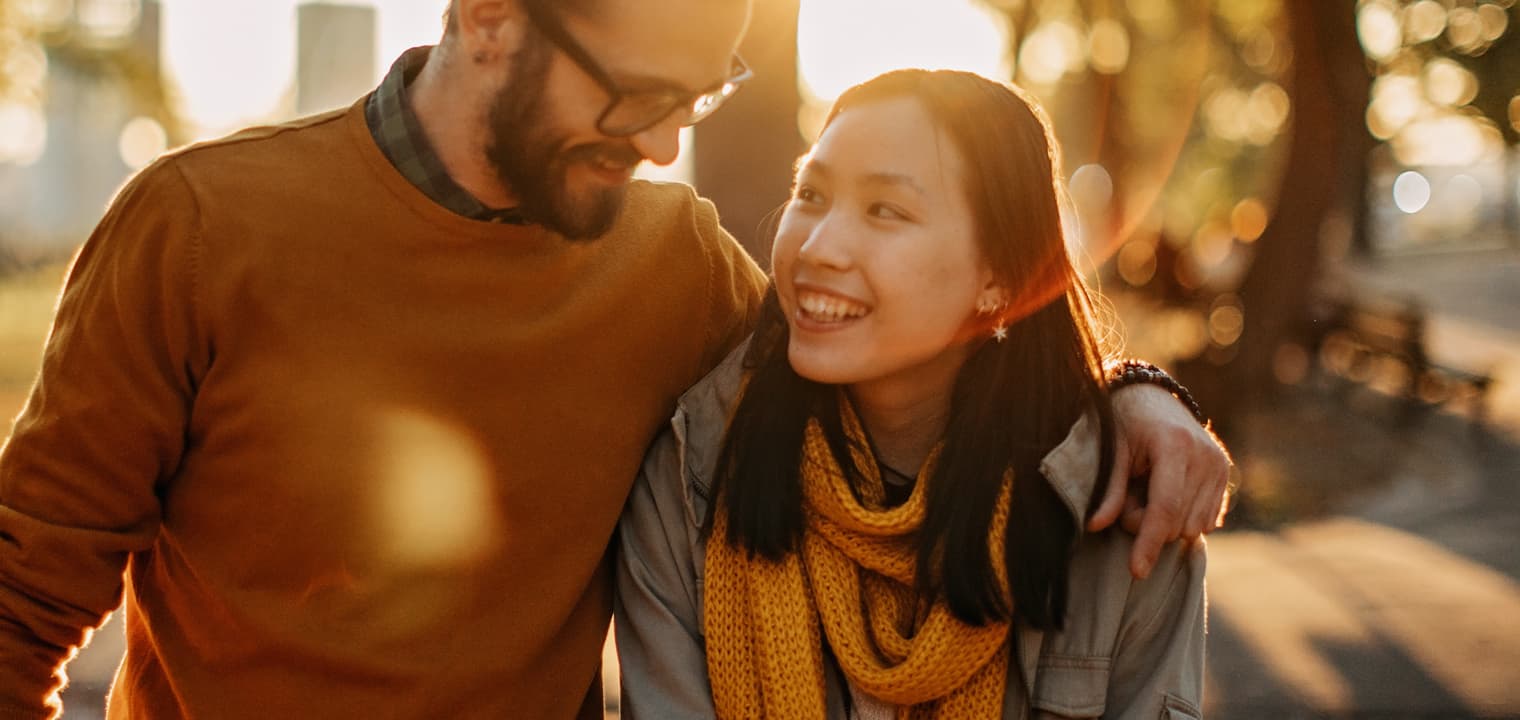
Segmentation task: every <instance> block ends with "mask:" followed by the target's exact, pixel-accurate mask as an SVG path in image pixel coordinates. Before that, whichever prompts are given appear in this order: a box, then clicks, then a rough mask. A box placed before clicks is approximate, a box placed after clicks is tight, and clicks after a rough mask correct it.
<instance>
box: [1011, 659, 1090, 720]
mask: <svg viewBox="0 0 1520 720" xmlns="http://www.w3.org/2000/svg"><path fill="white" fill-rule="evenodd" d="M1107 699H1108V658H1106V657H1084V656H1076V655H1046V656H1043V657H1041V658H1040V664H1039V670H1038V672H1037V673H1036V675H1035V688H1034V698H1033V699H1032V702H1031V703H1030V704H1031V705H1032V706H1033V707H1034V711H1035V712H1034V716H1035V717H1036V718H1095V717H1101V716H1102V715H1103V710H1104V708H1105V706H1106V704H1107Z"/></svg>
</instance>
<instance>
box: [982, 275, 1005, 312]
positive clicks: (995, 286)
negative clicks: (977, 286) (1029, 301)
mask: <svg viewBox="0 0 1520 720" xmlns="http://www.w3.org/2000/svg"><path fill="white" fill-rule="evenodd" d="M1008 298H1009V294H1008V290H1007V288H1004V287H1003V286H1002V285H1001V284H999V283H998V282H997V281H996V280H989V281H988V282H987V283H986V284H985V285H983V286H982V291H981V292H980V293H977V296H976V314H978V315H996V314H997V313H1000V312H1002V311H1003V310H1004V309H1005V308H1007V307H1008Z"/></svg>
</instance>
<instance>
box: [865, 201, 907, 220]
mask: <svg viewBox="0 0 1520 720" xmlns="http://www.w3.org/2000/svg"><path fill="white" fill-rule="evenodd" d="M867 214H869V215H870V216H871V217H874V218H881V219H882V220H907V219H908V215H907V213H904V212H902V211H901V210H898V209H897V208H895V207H892V206H891V205H887V204H884V203H873V204H872V205H871V207H870V208H869V210H868V211H867Z"/></svg>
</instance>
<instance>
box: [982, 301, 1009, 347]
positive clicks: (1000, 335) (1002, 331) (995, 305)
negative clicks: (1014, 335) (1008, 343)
mask: <svg viewBox="0 0 1520 720" xmlns="http://www.w3.org/2000/svg"><path fill="white" fill-rule="evenodd" d="M1006 307H1008V303H1007V302H1005V301H1003V300H1002V299H1001V298H998V299H993V298H985V297H984V298H982V299H980V300H978V301H977V303H976V314H978V315H997V314H999V313H1001V312H1003V309H1004V308H1006ZM992 339H993V340H996V341H998V342H1002V341H1004V340H1007V339H1008V323H1007V321H1005V320H1004V319H1003V318H1001V317H999V318H998V319H997V324H996V325H994V326H993V327H992Z"/></svg>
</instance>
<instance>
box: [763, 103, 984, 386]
mask: <svg viewBox="0 0 1520 720" xmlns="http://www.w3.org/2000/svg"><path fill="white" fill-rule="evenodd" d="M964 173H965V162H964V159H963V158H962V157H961V155H960V153H959V151H958V150H957V149H956V148H955V146H954V144H953V142H952V141H951V140H950V138H949V136H948V135H946V134H945V133H943V132H941V131H940V130H939V128H937V127H936V126H935V124H934V122H933V121H932V119H931V118H930V116H929V113H928V112H927V111H926V110H924V108H923V107H922V105H920V104H919V102H918V101H917V100H914V99H912V98H899V99H891V100H884V101H878V102H872V103H867V104H863V105H859V106H856V107H853V108H850V109H848V110H845V111H843V112H842V113H840V114H839V115H838V116H836V117H835V118H834V120H833V122H832V123H830V125H829V126H828V128H827V129H826V130H825V131H824V132H823V135H822V136H821V137H820V138H819V139H818V144H817V145H815V146H814V147H813V151H812V152H811V153H810V154H809V155H808V156H807V157H806V158H805V159H804V163H803V165H802V167H801V169H800V171H799V172H798V175H797V187H796V191H795V192H794V194H793V196H792V200H791V201H790V202H789V203H788V205H787V206H786V210H785V212H784V213H783V214H782V216H781V224H780V227H779V229H778V231H777V237H776V243H775V246H774V249H773V250H772V253H771V267H772V269H773V270H774V272H775V276H776V287H777V292H778V294H779V296H780V300H781V308H782V310H783V311H784V312H785V313H786V317H787V322H788V324H789V325H790V326H791V342H790V345H789V346H788V349H787V350H788V356H789V358H790V360H791V363H792V367H793V368H794V369H796V371H797V373H798V374H799V375H802V376H803V377H806V378H809V379H811V380H814V381H818V382H824V383H832V384H840V385H851V386H854V387H855V388H856V389H857V390H863V389H867V388H868V387H869V388H874V389H879V390H886V391H888V392H889V393H893V394H897V395H901V394H903V393H906V394H907V395H906V396H908V397H911V396H915V395H921V394H923V393H925V392H931V393H937V392H941V391H944V392H948V391H949V388H950V387H951V386H952V385H953V383H954V379H955V375H956V373H957V372H958V371H959V370H960V366H961V364H962V363H963V362H964V361H965V358H966V356H967V354H968V350H967V344H968V340H969V339H970V338H969V334H968V326H969V324H970V323H969V322H968V321H969V320H970V319H971V318H972V316H973V315H974V313H975V311H976V305H977V300H978V298H979V297H980V296H981V295H982V294H983V293H988V292H992V290H991V289H990V288H992V279H993V278H992V273H991V271H990V270H989V269H988V268H987V267H986V264H985V263H984V262H983V260H982V256H981V252H980V250H979V249H978V247H977V243H976V237H975V232H976V228H975V223H974V221H973V219H972V216H971V208H970V205H969V203H968V202H967V199H966V192H965V185H964V183H965V180H964Z"/></svg>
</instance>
